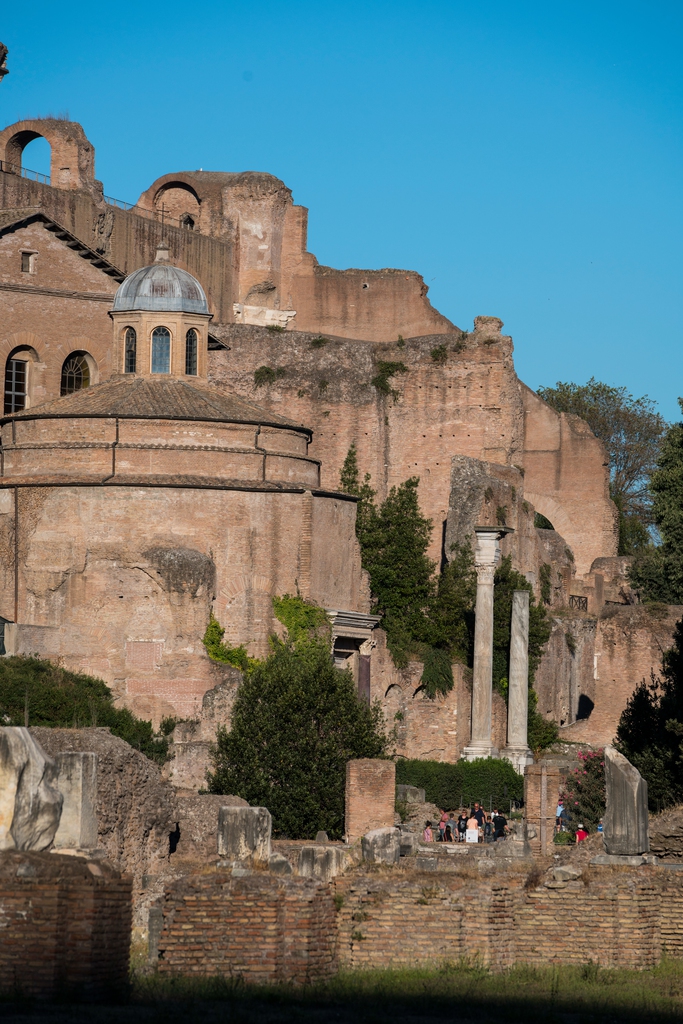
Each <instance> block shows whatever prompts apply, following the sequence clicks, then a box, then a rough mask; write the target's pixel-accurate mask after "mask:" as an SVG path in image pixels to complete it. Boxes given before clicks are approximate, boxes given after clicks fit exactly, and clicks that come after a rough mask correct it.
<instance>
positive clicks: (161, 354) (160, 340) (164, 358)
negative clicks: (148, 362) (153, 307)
mask: <svg viewBox="0 0 683 1024" xmlns="http://www.w3.org/2000/svg"><path fill="white" fill-rule="evenodd" d="M170 372H171V332H170V331H169V330H167V329H166V328H165V327H155V328H154V331H153V332H152V373H170Z"/></svg>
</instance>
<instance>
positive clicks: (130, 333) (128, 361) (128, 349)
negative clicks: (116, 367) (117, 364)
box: [123, 327, 138, 373]
mask: <svg viewBox="0 0 683 1024" xmlns="http://www.w3.org/2000/svg"><path fill="white" fill-rule="evenodd" d="M137 342H138V337H137V334H136V333H135V328H134V327H127V328H126V341H125V359H124V368H123V372H124V373H135V356H136V349H137Z"/></svg>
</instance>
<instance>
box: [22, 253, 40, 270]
mask: <svg viewBox="0 0 683 1024" xmlns="http://www.w3.org/2000/svg"><path fill="white" fill-rule="evenodd" d="M35 269H36V254H35V253H34V252H22V254H21V272H22V274H33V273H34V272H35Z"/></svg>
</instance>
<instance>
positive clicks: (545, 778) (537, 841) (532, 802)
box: [524, 761, 564, 857]
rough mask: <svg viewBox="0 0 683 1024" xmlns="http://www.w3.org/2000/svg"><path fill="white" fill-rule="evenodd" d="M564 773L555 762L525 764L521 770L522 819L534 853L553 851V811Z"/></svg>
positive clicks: (544, 853) (549, 852)
mask: <svg viewBox="0 0 683 1024" xmlns="http://www.w3.org/2000/svg"><path fill="white" fill-rule="evenodd" d="M563 782H564V775H563V773H562V771H561V770H560V768H558V767H557V765H553V764H546V763H545V761H541V762H540V763H539V764H529V765H527V766H526V768H525V769H524V820H525V823H526V825H527V834H528V836H529V845H530V846H531V851H532V853H534V854H535V855H537V856H538V855H539V854H540V855H541V856H543V857H544V856H546V855H547V854H551V853H552V852H553V840H554V837H555V811H556V809H557V801H558V798H559V795H560V788H561V787H562V784H563Z"/></svg>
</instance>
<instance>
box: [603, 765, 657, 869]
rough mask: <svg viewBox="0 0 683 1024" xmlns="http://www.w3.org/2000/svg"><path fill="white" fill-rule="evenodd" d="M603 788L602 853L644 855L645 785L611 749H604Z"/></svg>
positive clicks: (646, 841)
mask: <svg viewBox="0 0 683 1024" xmlns="http://www.w3.org/2000/svg"><path fill="white" fill-rule="evenodd" d="M605 789H606V797H607V808H606V811H605V820H604V829H605V831H604V836H605V850H606V851H607V853H608V854H616V855H619V856H627V857H628V856H637V855H638V854H642V853H647V852H648V851H649V849H650V838H649V835H648V810H647V782H646V781H645V779H644V778H643V777H642V775H641V774H640V772H639V771H638V769H637V768H634V767H633V765H632V764H631V762H630V761H629V760H628V759H627V758H625V757H624V755H623V754H620V753H619V751H618V750H617V749H616V748H615V747H613V746H606V747H605Z"/></svg>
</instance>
